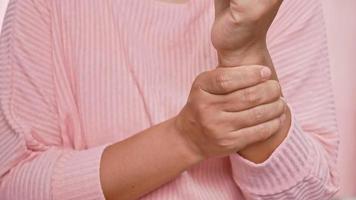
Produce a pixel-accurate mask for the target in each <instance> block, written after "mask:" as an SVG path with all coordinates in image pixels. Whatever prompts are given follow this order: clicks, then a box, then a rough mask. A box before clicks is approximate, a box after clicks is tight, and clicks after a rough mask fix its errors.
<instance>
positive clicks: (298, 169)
mask: <svg viewBox="0 0 356 200" xmlns="http://www.w3.org/2000/svg"><path fill="white" fill-rule="evenodd" d="M288 106H289V108H290V110H291V116H292V122H291V127H290V129H289V132H288V135H287V137H286V138H285V139H284V141H283V142H282V143H281V144H280V145H279V147H277V149H276V150H275V151H274V152H273V153H272V155H271V156H270V157H269V158H268V159H267V160H266V161H265V162H263V163H260V164H255V163H253V162H251V161H249V160H247V159H245V158H243V157H242V156H240V155H239V154H234V155H230V161H231V165H232V173H233V178H234V180H235V182H236V183H237V184H238V185H239V187H240V188H241V190H242V191H244V193H245V192H246V193H250V194H257V195H270V194H276V193H279V192H283V191H285V190H287V189H290V188H292V187H293V186H295V185H297V183H299V182H300V181H302V179H304V178H305V177H306V176H307V175H308V174H309V173H310V171H311V168H312V166H311V164H312V163H313V162H312V161H313V159H315V157H316V155H315V154H314V153H313V152H315V149H314V148H315V147H314V146H313V143H312V141H311V140H310V138H309V136H308V135H307V134H305V133H304V132H303V130H302V128H301V127H300V125H299V123H298V122H297V120H296V119H295V116H294V111H293V109H292V107H291V106H290V105H288Z"/></svg>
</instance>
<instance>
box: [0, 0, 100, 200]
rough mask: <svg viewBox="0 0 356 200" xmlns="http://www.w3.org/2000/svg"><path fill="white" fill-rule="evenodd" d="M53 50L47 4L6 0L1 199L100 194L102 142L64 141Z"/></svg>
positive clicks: (0, 92)
mask: <svg viewBox="0 0 356 200" xmlns="http://www.w3.org/2000/svg"><path fill="white" fill-rule="evenodd" d="M52 54H53V52H52V41H51V12H50V4H49V3H48V2H47V1H46V0H10V2H9V5H8V9H7V12H6V15H5V20H4V23H3V30H2V33H1V37H0V199H2V200H23V199H27V200H45V199H46V200H48V199H60V200H66V199H104V196H103V192H102V189H101V186H100V176H99V166H100V158H101V154H102V151H103V149H104V147H105V145H103V146H98V147H95V148H91V149H85V148H81V149H78V148H75V147H71V146H70V145H66V146H64V145H63V138H64V137H65V135H66V134H67V133H66V132H65V131H64V130H61V128H60V126H59V120H58V116H59V115H58V110H57V105H56V93H55V86H54V81H53V76H52V75H53V74H52V70H53V69H52V68H53V61H52V60H53V59H52ZM67 126H70V124H68V125H67Z"/></svg>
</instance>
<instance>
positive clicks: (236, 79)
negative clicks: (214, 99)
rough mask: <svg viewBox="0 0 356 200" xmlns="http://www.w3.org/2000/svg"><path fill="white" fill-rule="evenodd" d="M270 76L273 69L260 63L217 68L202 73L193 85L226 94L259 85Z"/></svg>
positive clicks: (211, 92)
mask: <svg viewBox="0 0 356 200" xmlns="http://www.w3.org/2000/svg"><path fill="white" fill-rule="evenodd" d="M270 77H271V70H270V69H269V68H267V67H263V66H258V65H253V66H241V67H231V68H217V69H215V70H212V71H207V72H203V73H202V74H200V75H199V76H198V77H197V79H196V80H195V82H194V84H193V86H194V87H196V88H198V89H200V90H203V91H205V92H207V93H210V94H215V95H224V94H228V93H231V92H234V91H236V90H240V89H243V88H246V87H251V86H254V85H257V84H259V83H261V82H263V81H266V80H268V79H269V78H270Z"/></svg>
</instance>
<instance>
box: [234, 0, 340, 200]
mask: <svg viewBox="0 0 356 200" xmlns="http://www.w3.org/2000/svg"><path fill="white" fill-rule="evenodd" d="M285 4H289V5H284V6H285V7H282V8H281V13H279V15H278V16H277V19H276V21H275V24H273V27H272V30H271V32H270V33H269V41H268V44H269V49H270V51H271V54H272V58H273V61H274V63H275V65H276V70H277V74H278V75H279V78H280V82H281V86H282V88H283V93H284V96H285V99H286V101H287V103H288V104H289V107H290V108H291V112H292V125H291V128H290V130H289V133H288V136H287V138H286V139H285V140H284V141H283V143H282V144H281V145H280V146H279V147H278V148H277V149H276V150H275V151H274V152H273V154H272V155H271V157H270V158H269V159H268V160H267V161H265V162H264V163H262V164H255V163H252V162H249V161H247V160H245V159H243V158H242V157H240V156H239V155H233V156H230V161H231V164H232V171H233V178H234V180H235V182H236V183H237V185H238V186H239V187H240V189H241V191H242V192H243V194H244V196H245V197H246V199H296V200H299V199H300V200H302V199H330V198H331V197H332V196H333V195H334V194H335V193H336V192H337V190H338V187H339V186H338V176H337V172H336V163H337V152H338V144H339V138H338V132H337V125H336V119H335V118H336V117H335V108H334V100H333V95H332V91H331V90H332V89H331V88H332V87H331V79H330V73H329V60H328V49H327V40H326V35H325V28H324V19H323V11H322V6H321V4H320V1H306V0H305V1H304V0H303V1H286V2H285ZM276 30H278V31H276Z"/></svg>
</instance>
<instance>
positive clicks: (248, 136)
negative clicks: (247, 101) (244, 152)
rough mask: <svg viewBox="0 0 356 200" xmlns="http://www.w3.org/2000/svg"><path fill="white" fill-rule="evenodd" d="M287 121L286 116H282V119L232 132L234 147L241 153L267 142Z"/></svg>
mask: <svg viewBox="0 0 356 200" xmlns="http://www.w3.org/2000/svg"><path fill="white" fill-rule="evenodd" d="M285 119H286V116H285V115H282V116H281V117H280V118H276V119H273V120H270V121H267V122H265V123H262V124H258V125H256V126H253V127H248V128H244V129H240V130H237V131H234V132H230V134H231V135H234V141H235V142H234V145H235V147H236V150H237V151H239V150H241V149H244V148H245V147H247V146H249V145H251V144H254V143H256V142H261V141H265V140H267V139H268V138H270V137H271V136H272V135H274V134H275V133H276V132H277V131H278V130H279V129H280V128H281V127H282V124H283V123H284V122H285Z"/></svg>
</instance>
